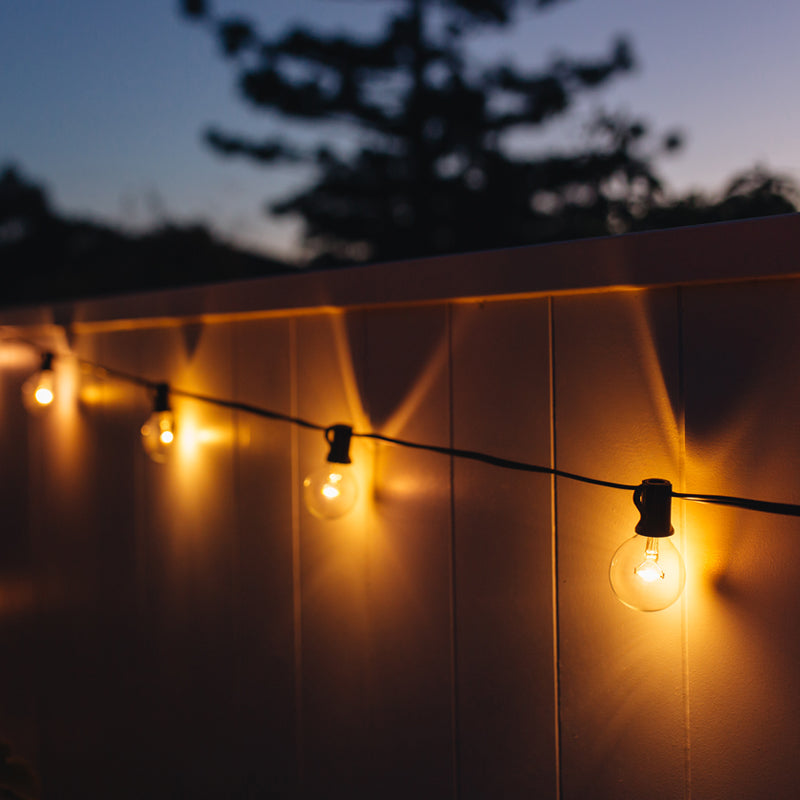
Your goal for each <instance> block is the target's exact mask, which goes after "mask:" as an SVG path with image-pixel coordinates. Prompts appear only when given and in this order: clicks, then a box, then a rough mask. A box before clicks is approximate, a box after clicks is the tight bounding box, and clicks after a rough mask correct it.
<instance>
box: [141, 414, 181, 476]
mask: <svg viewBox="0 0 800 800" xmlns="http://www.w3.org/2000/svg"><path fill="white" fill-rule="evenodd" d="M174 441H175V420H174V418H173V416H172V412H171V411H154V412H153V413H152V414H151V415H150V416H149V417H148V419H147V422H145V424H144V425H142V445H143V446H144V449H145V452H146V453H147V455H149V456H150V458H152V459H153V461H156V462H158V463H159V464H163V463H164V462H165V461H166V460H167V457H168V456H169V452H170V450H171V449H172V444H173V442H174Z"/></svg>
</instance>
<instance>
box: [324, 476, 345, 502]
mask: <svg viewBox="0 0 800 800" xmlns="http://www.w3.org/2000/svg"><path fill="white" fill-rule="evenodd" d="M341 479H342V476H341V475H338V474H337V473H335V472H331V474H330V475H328V480H327V481H326V482H325V485H324V486H323V487H322V494H324V495H325V497H327V498H328V499H329V500H333V499H334V498H336V497H338V496H339V489H338V488H337V487H336V484H337V483H339V481H341Z"/></svg>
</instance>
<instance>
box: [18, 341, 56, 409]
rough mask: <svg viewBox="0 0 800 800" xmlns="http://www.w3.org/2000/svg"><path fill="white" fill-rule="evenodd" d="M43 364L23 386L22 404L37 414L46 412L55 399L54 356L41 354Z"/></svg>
mask: <svg viewBox="0 0 800 800" xmlns="http://www.w3.org/2000/svg"><path fill="white" fill-rule="evenodd" d="M41 357H42V362H41V365H40V366H39V370H38V371H37V372H34V373H33V375H31V376H30V378H28V380H27V381H25V383H24V384H23V385H22V402H23V404H24V405H25V408H27V409H28V411H31V412H33V413H37V412H40V411H44V410H45V409H46V408H47V407H48V406H50V405H51V404H52V402H53V400H54V399H55V396H56V395H55V381H54V377H53V354H52V353H50V352H44V353H42V354H41Z"/></svg>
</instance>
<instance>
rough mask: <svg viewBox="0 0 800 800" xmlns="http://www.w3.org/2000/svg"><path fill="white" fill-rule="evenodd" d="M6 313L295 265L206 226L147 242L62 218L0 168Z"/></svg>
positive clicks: (156, 231)
mask: <svg viewBox="0 0 800 800" xmlns="http://www.w3.org/2000/svg"><path fill="white" fill-rule="evenodd" d="M0 267H1V268H2V271H3V275H4V278H5V285H4V290H3V293H2V301H0V302H1V303H2V305H4V306H9V305H20V304H24V303H34V302H42V301H46V300H64V299H69V298H76V297H95V296H98V295H104V294H114V293H119V292H130V291H137V290H142V291H144V290H150V289H163V288H170V287H177V286H187V285H192V284H200V283H211V282H217V281H227V280H236V279H242V278H249V277H258V276H262V275H270V274H274V273H277V272H286V271H290V270H292V269H293V267H291V266H290V265H288V264H286V263H284V262H281V261H276V260H274V259H270V258H266V257H264V256H261V255H257V254H255V253H249V252H246V251H244V250H241V249H238V248H235V247H232V246H230V245H228V244H226V243H224V242H221V241H219V240H217V239H216V238H215V237H214V236H213V235H212V233H211V232H210V231H209V230H208V229H207V228H206V227H205V226H204V225H201V224H190V225H176V224H173V223H169V222H167V223H163V224H161V225H158V226H156V227H154V228H153V229H152V230H150V231H147V232H145V233H143V234H140V235H133V234H128V233H123V232H121V231H119V230H116V229H114V228H112V227H109V226H107V225H103V224H100V223H96V222H90V221H87V220H80V219H68V218H64V217H62V216H59V215H58V214H56V213H54V211H53V210H52V208H51V206H50V203H49V201H48V198H47V195H46V192H45V190H44V189H43V188H42V187H41V186H39V185H37V184H35V183H34V182H32V181H31V180H29V179H26V178H25V177H23V175H22V174H21V172H20V170H19V169H18V168H17V167H15V166H13V165H7V166H5V167H4V168H0Z"/></svg>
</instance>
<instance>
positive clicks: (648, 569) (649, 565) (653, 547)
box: [633, 537, 664, 583]
mask: <svg viewBox="0 0 800 800" xmlns="http://www.w3.org/2000/svg"><path fill="white" fill-rule="evenodd" d="M633 571H634V572H635V573H636V574H637V575H638V576H639V577H640V578H641V579H642V580H643V581H644V582H645V583H654V582H655V581H658V580H662V581H663V580H664V570H663V569H661V567H660V566H659V564H658V540H657V539H654V538H652V537H648V539H647V543H646V544H645V548H644V561H642V563H641V564H639V566H638V567H634V570H633Z"/></svg>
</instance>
